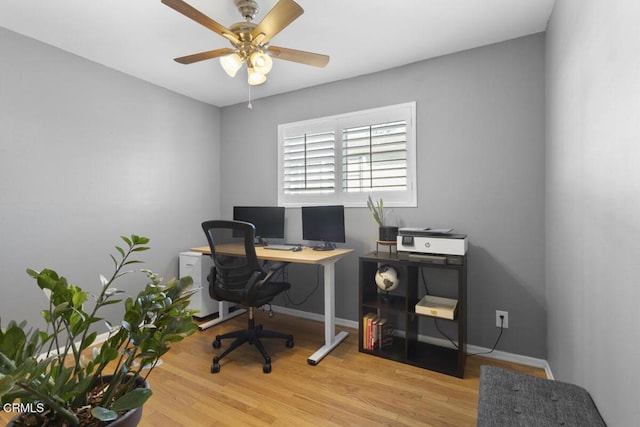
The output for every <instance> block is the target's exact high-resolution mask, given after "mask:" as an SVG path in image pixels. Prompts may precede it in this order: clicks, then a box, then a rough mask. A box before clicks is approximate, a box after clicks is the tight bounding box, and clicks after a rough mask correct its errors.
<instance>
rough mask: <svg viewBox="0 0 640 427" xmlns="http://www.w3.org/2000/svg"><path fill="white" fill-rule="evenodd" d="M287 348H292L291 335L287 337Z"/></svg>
mask: <svg viewBox="0 0 640 427" xmlns="http://www.w3.org/2000/svg"><path fill="white" fill-rule="evenodd" d="M287 348H293V337H289V339H287Z"/></svg>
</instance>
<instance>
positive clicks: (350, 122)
mask: <svg viewBox="0 0 640 427" xmlns="http://www.w3.org/2000/svg"><path fill="white" fill-rule="evenodd" d="M415 153H416V138H415V103H407V104H399V105H393V106H389V107H382V108H376V109H372V110H366V111H359V112H355V113H348V114H342V115H339V116H332V117H324V118H320V119H313V120H308V121H303V122H295V123H288V124H284V125H279V126H278V174H279V176H278V187H279V188H278V204H279V205H280V206H303V205H314V204H315V205H320V204H342V205H345V206H366V199H367V197H368V196H369V195H370V194H372V195H373V196H374V197H376V198H378V197H383V198H384V201H385V205H387V206H417V202H416V194H417V190H416V186H415V180H416V168H415V158H416V156H415Z"/></svg>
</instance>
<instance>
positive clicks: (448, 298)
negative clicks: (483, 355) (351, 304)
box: [358, 252, 467, 378]
mask: <svg viewBox="0 0 640 427" xmlns="http://www.w3.org/2000/svg"><path fill="white" fill-rule="evenodd" d="M380 264H391V265H392V266H393V267H394V268H395V269H396V270H397V271H398V277H399V278H400V284H399V286H398V287H397V288H395V289H394V290H393V291H391V292H390V293H388V294H387V293H386V292H381V291H380V290H379V288H378V287H377V285H376V283H375V275H376V272H377V270H378V267H379V266H380ZM466 265H467V262H466V256H464V257H461V258H460V259H459V264H425V263H421V262H415V261H411V260H406V259H402V258H400V257H398V255H397V254H389V253H384V252H378V253H377V254H376V253H372V254H368V255H365V256H361V257H360V280H359V291H360V305H359V308H358V311H359V314H360V319H361V320H360V328H361V330H360V337H361V340H362V336H363V331H364V330H365V327H364V322H363V320H362V319H363V316H366V315H368V314H372V315H376V316H380V317H383V318H387V319H390V320H391V321H392V325H393V328H394V330H395V331H396V332H397V333H398V335H400V336H397V335H394V336H393V338H394V340H393V344H392V346H391V347H389V348H385V349H380V350H378V349H375V350H371V349H365V348H364V347H365V346H364V345H363V342H360V345H359V350H360V351H361V352H363V353H366V354H370V355H372V356H376V357H381V358H385V359H389V360H393V361H396V362H401V363H406V364H409V365H413V366H418V367H421V368H425V369H429V370H432V371H436V372H440V373H443V374H447V375H453V376H457V377H460V378H462V376H463V375H464V363H465V357H466V355H465V354H464V350H465V348H466V344H465V343H466V317H467V316H466V292H467V291H466ZM432 268H435V269H439V270H440V271H437V270H424V269H432ZM442 268H444V269H446V270H447V271H452V273H449V272H445V271H444V270H442ZM425 272H426V273H427V274H429V275H430V276H431V277H429V278H428V282H429V290H430V291H431V292H430V294H429V296H428V297H426V298H427V299H435V300H436V301H439V302H440V303H441V304H440V305H438V304H435V310H436V311H435V312H433V311H431V309H429V308H427V307H425V308H422V309H421V308H418V310H417V312H416V304H419V303H420V301H421V300H422V299H424V298H425V295H424V291H423V289H422V280H423V276H424V274H425ZM451 283H456V284H457V285H456V286H455V287H452V286H450V285H451ZM446 302H448V303H450V304H449V305H450V306H451V307H449V308H448V309H445V307H444V306H446V304H445V303H446ZM453 303H455V305H452V304H453ZM421 311H422V313H421ZM426 318H432V319H437V320H442V321H445V322H448V324H445V325H442V326H444V327H445V328H444V330H447V332H446V333H447V334H449V332H450V333H451V334H450V335H449V336H453V337H456V343H457V345H458V347H459V348H453V346H451V347H448V345H449V344H448V343H447V347H445V346H438V345H434V344H432V343H425V342H423V341H420V340H423V339H424V338H423V337H425V336H426V337H433V338H436V340H439V339H441V338H442V339H444V337H441V336H440V335H438V333H440V334H442V333H443V332H440V331H439V330H438V328H437V327H436V328H435V330H433V328H432V327H430V326H427V325H426V324H425V323H424V322H422V321H420V319H426ZM425 326H427V329H431V330H423V328H424V327H425ZM425 332H427V333H426V334H425Z"/></svg>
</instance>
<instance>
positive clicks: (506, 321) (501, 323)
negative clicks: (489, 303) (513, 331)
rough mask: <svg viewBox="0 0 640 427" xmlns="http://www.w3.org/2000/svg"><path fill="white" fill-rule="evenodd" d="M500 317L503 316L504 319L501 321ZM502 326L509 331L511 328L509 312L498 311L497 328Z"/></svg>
mask: <svg viewBox="0 0 640 427" xmlns="http://www.w3.org/2000/svg"><path fill="white" fill-rule="evenodd" d="M500 316H503V318H502V319H500ZM500 326H502V327H503V328H504V329H507V328H508V327H509V312H508V311H500V310H496V328H499V327H500Z"/></svg>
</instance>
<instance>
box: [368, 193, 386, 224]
mask: <svg viewBox="0 0 640 427" xmlns="http://www.w3.org/2000/svg"><path fill="white" fill-rule="evenodd" d="M367 208H369V211H371V216H373V220H374V221H375V222H376V224H378V226H379V227H384V226H385V219H384V201H383V200H382V197H381V198H380V199H379V200H376V201H375V202H374V200H373V199H372V198H371V196H369V197H368V198H367Z"/></svg>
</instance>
